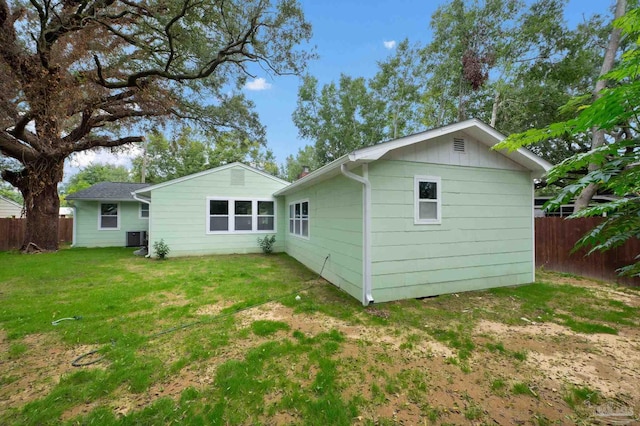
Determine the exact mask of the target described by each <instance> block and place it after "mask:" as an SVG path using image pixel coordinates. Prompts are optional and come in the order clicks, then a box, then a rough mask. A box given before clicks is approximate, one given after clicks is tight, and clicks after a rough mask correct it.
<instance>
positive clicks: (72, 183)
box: [62, 164, 131, 195]
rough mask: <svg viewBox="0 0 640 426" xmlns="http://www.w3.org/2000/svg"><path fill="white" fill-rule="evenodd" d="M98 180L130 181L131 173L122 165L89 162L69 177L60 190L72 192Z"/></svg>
mask: <svg viewBox="0 0 640 426" xmlns="http://www.w3.org/2000/svg"><path fill="white" fill-rule="evenodd" d="M99 182H131V174H130V173H129V170H127V168H126V167H124V166H114V165H112V164H90V165H88V166H86V167H84V168H83V169H82V170H80V171H79V172H78V173H76V174H75V175H73V176H71V177H70V178H69V181H68V182H67V183H66V184H65V185H64V187H63V190H62V192H63V193H64V194H65V195H68V194H73V193H74V192H78V191H81V190H83V189H87V188H89V187H90V186H91V185H95V184H96V183H99Z"/></svg>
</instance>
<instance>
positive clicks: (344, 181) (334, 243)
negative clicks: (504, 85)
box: [76, 120, 551, 305]
mask: <svg viewBox="0 0 640 426" xmlns="http://www.w3.org/2000/svg"><path fill="white" fill-rule="evenodd" d="M502 139H504V136H503V135H501V134H500V133H498V132H497V131H496V130H495V129H493V128H491V127H490V126H487V125H486V124H484V123H482V122H480V121H478V120H467V121H464V122H461V123H456V124H452V125H449V126H445V127H442V128H438V129H435V130H429V131H426V132H422V133H418V134H415V135H411V136H407V137H404V138H400V139H396V140H393V141H389V142H385V143H380V144H378V145H374V146H371V147H368V148H362V149H359V150H356V151H354V152H352V153H350V154H348V155H345V156H343V157H340V158H338V159H336V160H335V161H333V162H332V163H330V164H327V165H325V166H324V167H322V168H320V169H318V170H315V171H314V172H312V173H310V174H309V175H307V176H305V177H303V178H302V179H300V180H298V181H296V182H294V183H292V184H289V183H287V182H285V181H282V180H280V179H277V178H275V177H273V176H270V175H267V174H265V173H263V172H260V171H258V170H256V169H252V168H251V167H248V166H245V165H242V164H239V163H234V164H229V165H226V166H222V167H219V168H216V169H212V170H208V171H205V172H202V173H197V174H194V175H191V176H186V177H183V178H180V179H175V180H173V181H169V182H165V183H162V184H159V185H154V186H149V187H146V188H140V189H137V190H135V191H134V192H133V195H132V196H133V197H135V198H136V199H138V200H142V201H143V202H148V203H149V204H150V215H149V216H150V218H149V228H148V231H149V243H150V248H151V249H152V247H153V243H154V242H156V241H159V240H161V239H163V240H164V241H165V242H166V243H167V245H168V246H169V248H170V249H171V255H178V256H179V255H197V254H208V253H246V252H257V251H259V248H258V245H257V243H256V238H257V237H261V236H264V235H267V234H275V235H276V242H277V245H276V247H275V250H276V251H285V252H286V253H288V254H289V255H291V256H292V257H294V258H296V259H297V260H298V261H300V262H301V263H303V264H304V265H306V266H307V267H309V268H310V269H312V270H314V271H316V272H322V276H323V277H324V278H326V279H327V280H328V281H330V282H332V283H333V284H334V285H336V286H338V287H339V288H341V289H344V290H345V291H346V292H347V293H349V294H350V295H352V296H353V297H355V298H357V299H358V300H360V301H361V302H362V303H363V304H364V305H367V304H369V303H371V302H374V301H375V302H385V301H391V300H398V299H405V298H415V297H425V296H431V295H437V294H444V293H454V292H460V291H466V290H477V289H483V288H490V287H498V286H507V285H516V284H525V283H530V282H532V281H534V268H535V262H534V237H533V235H534V234H533V210H534V203H533V199H534V197H533V189H534V187H533V179H535V178H539V177H541V176H542V175H543V174H544V173H545V171H546V170H548V169H549V168H550V167H551V165H550V164H549V163H547V162H546V161H544V160H542V159H541V158H539V157H537V156H536V155H534V154H533V153H531V152H529V151H527V150H525V149H519V150H517V151H513V152H506V151H493V150H491V149H490V147H491V146H493V145H495V144H496V143H497V142H499V141H501V140H502ZM82 213H83V211H81V210H78V211H77V212H76V220H77V221H78V222H79V223H80V222H82V219H81V218H80V216H81V214H82ZM87 213H89V214H91V215H92V216H93V218H94V219H93V220H94V224H95V220H96V219H95V217H96V215H97V206H94V211H93V212H87ZM94 228H95V226H94ZM77 231H78V233H80V232H81V229H80V228H78V230H77ZM78 240H80V238H79V237H78ZM119 245H122V243H119ZM152 254H153V253H152Z"/></svg>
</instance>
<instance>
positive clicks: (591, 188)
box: [574, 0, 627, 212]
mask: <svg viewBox="0 0 640 426" xmlns="http://www.w3.org/2000/svg"><path fill="white" fill-rule="evenodd" d="M626 9H627V1H626V0H617V1H616V9H615V14H614V19H618V18H620V17H622V15H624V13H625V12H626ZM620 33H621V31H620V28H617V27H613V29H612V30H611V35H610V36H609V44H608V45H607V49H606V50H605V53H604V59H603V61H602V69H601V70H600V79H599V80H598V81H597V82H596V84H595V88H594V90H593V96H594V98H595V99H598V98H599V97H600V94H601V92H602V90H603V89H604V88H605V87H606V84H607V83H606V81H605V80H604V79H603V78H602V77H603V76H604V75H606V74H607V73H609V72H610V71H611V69H612V68H613V65H614V62H615V59H616V55H617V53H618V46H619V45H620ZM591 134H592V138H591V149H596V148H599V147H601V146H602V145H604V143H605V140H604V136H605V135H604V130H602V129H599V128H595V127H594V128H592V129H591ZM597 167H598V165H597V164H595V163H594V164H589V166H588V168H587V169H588V170H589V171H594V170H596V169H597ZM597 190H598V184H597V183H591V184H589V185H587V186H586V187H585V188H584V189H583V190H582V191H581V192H580V195H579V196H578V197H577V198H576V202H575V206H574V209H575V211H576V212H578V211H580V210H582V209H584V208H586V207H587V206H588V205H589V202H590V201H591V199H592V198H593V196H594V195H595V193H596V191H597Z"/></svg>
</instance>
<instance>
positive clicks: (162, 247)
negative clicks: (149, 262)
mask: <svg viewBox="0 0 640 426" xmlns="http://www.w3.org/2000/svg"><path fill="white" fill-rule="evenodd" d="M153 250H154V251H155V252H156V256H157V257H158V259H160V260H164V259H166V257H167V255H168V254H169V252H170V251H171V250H169V246H168V245H167V243H165V242H164V239H161V240H160V241H156V242H155V243H153Z"/></svg>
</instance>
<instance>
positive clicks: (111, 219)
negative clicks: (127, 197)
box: [98, 203, 120, 230]
mask: <svg viewBox="0 0 640 426" xmlns="http://www.w3.org/2000/svg"><path fill="white" fill-rule="evenodd" d="M118 211H119V209H118V204H117V203H100V213H99V214H100V217H98V225H99V226H98V229H104V230H111V229H113V230H117V229H120V216H119V215H118Z"/></svg>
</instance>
